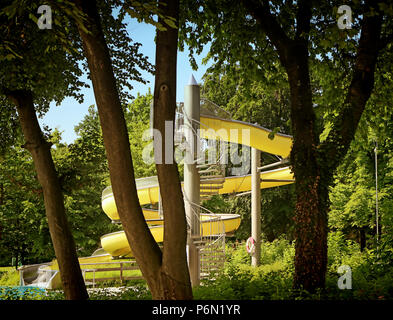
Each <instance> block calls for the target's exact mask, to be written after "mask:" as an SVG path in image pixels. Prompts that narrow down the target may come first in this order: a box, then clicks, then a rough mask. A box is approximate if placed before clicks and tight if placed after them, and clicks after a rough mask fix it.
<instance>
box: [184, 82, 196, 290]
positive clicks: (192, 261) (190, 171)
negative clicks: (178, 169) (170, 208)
mask: <svg viewBox="0 0 393 320" xmlns="http://www.w3.org/2000/svg"><path fill="white" fill-rule="evenodd" d="M184 113H185V115H184V126H185V128H186V130H187V131H186V141H187V143H188V144H189V145H190V146H191V148H190V149H188V148H187V150H186V153H185V164H184V193H185V199H184V200H185V201H184V204H185V210H186V215H187V220H188V221H189V222H190V228H191V237H195V236H196V237H197V236H199V234H200V222H199V216H200V213H199V207H197V206H195V205H192V204H191V203H193V204H197V205H199V203H200V194H199V190H200V187H199V173H198V170H197V167H196V163H195V160H196V159H197V154H198V152H197V151H198V149H197V148H198V147H199V137H197V136H196V133H197V132H198V131H197V130H198V129H199V120H200V88H199V85H198V84H197V82H196V81H195V79H194V77H193V76H191V78H190V81H189V83H188V85H186V86H185V89H184ZM192 120H196V121H197V122H195V121H192ZM191 128H192V129H193V130H191ZM188 246H189V247H188V267H189V270H190V278H191V284H192V286H198V285H199V283H200V274H199V273H200V259H199V250H198V248H197V247H196V246H195V245H194V243H193V241H192V239H191V238H189V239H188Z"/></svg>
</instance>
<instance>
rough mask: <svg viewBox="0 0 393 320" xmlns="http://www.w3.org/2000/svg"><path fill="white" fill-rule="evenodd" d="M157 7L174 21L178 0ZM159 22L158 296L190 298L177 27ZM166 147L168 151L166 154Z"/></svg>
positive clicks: (156, 109) (156, 94)
mask: <svg viewBox="0 0 393 320" xmlns="http://www.w3.org/2000/svg"><path fill="white" fill-rule="evenodd" d="M160 8H161V9H162V13H163V14H164V15H166V16H170V17H174V18H176V22H177V21H178V11H179V1H178V0H172V1H167V5H166V6H161V7H160ZM159 22H160V23H162V24H163V25H164V26H165V27H166V28H167V30H166V31H160V30H157V37H156V74H155V90H154V129H157V130H158V131H159V132H160V133H161V135H162V139H161V140H162V146H161V150H162V154H161V159H163V163H162V164H156V168H157V175H158V181H159V185H160V193H161V198H162V207H163V212H164V252H163V258H162V270H161V277H162V278H163V279H162V281H165V282H167V281H168V282H169V283H168V286H167V287H168V288H167V290H165V291H163V292H162V293H161V297H162V298H163V299H192V289H191V282H190V276H189V272H188V266H187V255H186V243H187V221H186V214H185V209H184V200H183V193H182V189H181V182H180V177H179V172H178V167H177V164H176V162H175V160H174V145H173V141H174V139H173V129H174V122H175V110H176V61H177V39H178V29H174V28H171V27H170V26H168V25H165V23H164V21H163V19H159ZM176 24H177V23H176ZM166 121H168V122H167V123H168V124H169V125H170V126H171V128H172V130H170V132H167V131H166V130H165V129H166V128H165V123H166ZM167 148H168V150H167ZM155 151H158V152H159V151H160V150H155ZM166 151H168V152H169V154H166ZM168 289H170V290H168Z"/></svg>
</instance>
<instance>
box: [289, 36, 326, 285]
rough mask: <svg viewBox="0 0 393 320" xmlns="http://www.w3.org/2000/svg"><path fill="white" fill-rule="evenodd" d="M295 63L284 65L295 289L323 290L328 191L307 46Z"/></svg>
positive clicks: (296, 51) (298, 48)
mask: <svg viewBox="0 0 393 320" xmlns="http://www.w3.org/2000/svg"><path fill="white" fill-rule="evenodd" d="M291 51H292V59H294V61H295V63H294V64H293V65H291V64H289V65H287V73H288V80H289V84H290V91H291V120H292V134H293V146H292V151H291V163H292V168H293V172H294V176H295V180H296V207H295V238H296V252H295V276H294V288H296V289H305V290H307V291H309V292H314V291H315V289H316V288H324V286H325V274H326V268H327V210H328V209H327V208H328V205H327V201H326V200H327V194H326V192H327V188H325V187H324V184H325V183H326V181H324V180H323V175H321V173H320V170H321V164H320V163H319V159H318V152H317V146H318V144H319V138H318V135H317V132H316V128H315V113H314V110H313V105H312V94H311V84H310V77H309V67H308V52H307V46H306V45H304V44H302V43H301V42H296V43H295V45H294V47H292V48H291Z"/></svg>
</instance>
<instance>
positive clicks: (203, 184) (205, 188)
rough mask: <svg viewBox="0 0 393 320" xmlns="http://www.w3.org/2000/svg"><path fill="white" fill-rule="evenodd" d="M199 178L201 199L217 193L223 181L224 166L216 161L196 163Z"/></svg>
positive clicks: (206, 198)
mask: <svg viewBox="0 0 393 320" xmlns="http://www.w3.org/2000/svg"><path fill="white" fill-rule="evenodd" d="M197 169H198V172H199V179H200V197H201V200H208V199H210V198H211V197H212V196H213V195H216V194H219V191H220V189H222V187H223V186H224V182H225V168H224V167H223V166H222V165H220V164H217V163H214V164H202V165H197Z"/></svg>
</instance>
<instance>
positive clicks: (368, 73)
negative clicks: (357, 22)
mask: <svg viewBox="0 0 393 320" xmlns="http://www.w3.org/2000/svg"><path fill="white" fill-rule="evenodd" d="M366 5H368V7H370V6H369V4H366ZM374 10H376V11H377V12H378V14H376V15H364V18H363V21H362V29H361V35H360V39H359V46H358V50H357V54H356V61H355V64H354V70H353V75H352V81H351V84H350V86H349V88H348V92H347V96H346V100H345V103H344V106H343V109H342V111H341V112H340V114H339V116H338V117H337V121H336V122H335V124H334V125H333V128H332V129H331V131H330V133H329V135H328V137H327V139H326V140H325V141H324V142H323V143H322V144H321V147H320V150H321V153H322V154H323V155H324V157H328V158H329V162H330V163H331V167H332V168H333V169H335V168H336V167H337V165H338V164H339V162H340V160H341V158H342V157H343V156H344V155H345V154H346V152H347V150H348V148H349V145H350V143H351V141H352V139H353V137H354V135H355V132H356V129H357V126H358V123H359V121H360V118H361V116H362V114H363V111H364V109H365V106H366V103H367V101H368V99H369V97H370V95H371V93H372V90H373V88H374V71H375V67H376V64H377V58H378V54H379V51H380V46H379V43H380V37H381V26H382V20H383V15H382V13H381V12H380V11H379V10H378V9H377V7H375V8H374Z"/></svg>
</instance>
